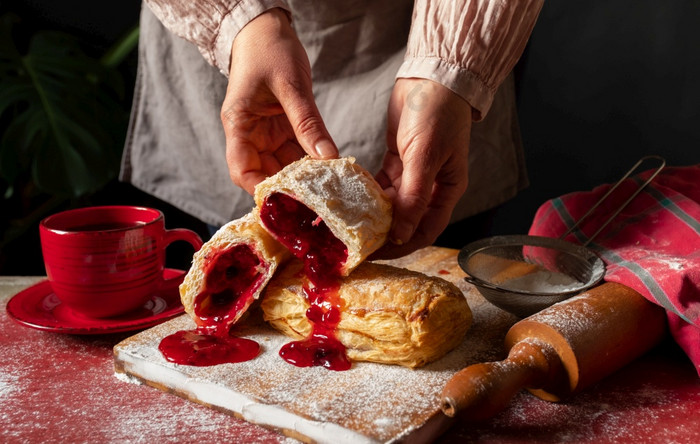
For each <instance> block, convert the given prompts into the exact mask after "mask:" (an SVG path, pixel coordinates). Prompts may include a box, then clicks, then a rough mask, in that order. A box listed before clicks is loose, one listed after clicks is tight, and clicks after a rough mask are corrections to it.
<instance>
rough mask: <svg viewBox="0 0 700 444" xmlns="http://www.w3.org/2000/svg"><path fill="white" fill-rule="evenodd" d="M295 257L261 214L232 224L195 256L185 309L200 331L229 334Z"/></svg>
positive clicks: (183, 292)
mask: <svg viewBox="0 0 700 444" xmlns="http://www.w3.org/2000/svg"><path fill="white" fill-rule="evenodd" d="M290 257H291V255H290V254H289V252H288V251H287V249H286V248H284V246H283V245H281V244H280V243H279V242H277V241H276V240H275V239H274V238H272V236H270V234H269V233H268V232H267V231H265V230H264V229H263V228H262V227H261V226H260V224H259V223H258V219H257V217H256V215H255V210H253V211H252V212H251V213H249V214H247V215H245V216H243V217H242V218H240V219H236V220H234V221H231V222H229V223H227V224H226V225H224V226H223V227H221V228H220V229H219V230H218V231H217V232H216V233H214V235H213V236H212V237H211V239H210V240H209V241H207V242H206V243H205V244H204V245H203V246H202V248H201V249H200V250H199V251H197V252H196V253H195V254H194V256H193V258H192V266H191V267H190V269H189V271H188V273H187V275H186V276H185V278H184V280H183V282H182V284H180V299H181V300H182V304H183V306H184V307H185V311H186V312H187V313H188V314H189V315H190V316H191V317H192V318H194V320H195V322H196V323H197V325H198V326H200V327H211V328H213V329H221V330H222V331H225V332H228V328H229V327H230V326H231V325H232V324H234V323H235V322H236V321H238V320H239V319H240V318H241V316H242V315H243V314H244V313H245V312H246V310H247V309H248V307H249V306H250V305H251V304H252V303H253V301H254V300H255V299H257V298H258V297H259V296H260V294H261V292H262V290H263V289H264V287H265V285H266V284H267V282H268V281H269V280H270V279H271V278H272V276H273V274H274V273H275V270H276V269H277V267H278V266H279V265H280V264H281V263H283V262H284V261H286V260H287V259H289V258H290Z"/></svg>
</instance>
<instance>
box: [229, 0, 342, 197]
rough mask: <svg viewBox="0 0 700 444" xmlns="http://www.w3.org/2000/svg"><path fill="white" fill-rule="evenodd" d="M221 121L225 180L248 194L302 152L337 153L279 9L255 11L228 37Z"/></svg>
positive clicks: (301, 54)
mask: <svg viewBox="0 0 700 444" xmlns="http://www.w3.org/2000/svg"><path fill="white" fill-rule="evenodd" d="M221 121H222V123H223V126H224V133H225V135H226V161H227V163H228V167H229V173H230V175H231V180H232V181H233V182H234V183H235V184H236V185H238V186H240V187H241V188H243V189H245V190H246V191H247V192H248V193H250V194H253V192H254V190H255V185H257V184H258V183H259V182H261V181H262V180H264V179H265V178H266V177H268V176H271V175H273V174H275V173H276V172H278V171H279V170H281V169H282V168H283V167H284V166H285V165H287V164H289V163H292V162H293V161H295V160H297V159H300V158H301V157H303V156H304V154H305V153H307V154H309V155H310V156H312V157H315V158H334V157H337V156H338V149H337V148H336V146H335V144H334V143H333V141H332V140H331V137H330V135H329V134H328V130H327V129H326V127H325V125H324V123H323V120H322V118H321V115H320V113H319V111H318V108H317V107H316V103H315V102H314V98H313V92H312V90H311V68H310V66H309V60H308V57H307V55H306V52H305V51H304V48H303V46H302V45H301V43H300V42H299V39H298V38H297V36H296V33H295V32H294V30H293V29H292V27H291V25H290V23H289V19H288V18H287V15H286V14H285V12H284V11H283V10H281V9H278V8H275V9H271V10H269V11H267V12H265V13H263V14H261V15H260V16H258V17H257V18H255V19H254V20H252V21H251V22H250V23H248V24H247V25H246V26H245V27H244V28H243V29H242V30H241V32H240V33H239V34H238V35H237V36H236V38H235V39H234V42H233V46H232V48H231V71H230V73H229V83H228V87H227V90H226V97H225V98H224V102H223V104H222V107H221Z"/></svg>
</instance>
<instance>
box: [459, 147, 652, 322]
mask: <svg viewBox="0 0 700 444" xmlns="http://www.w3.org/2000/svg"><path fill="white" fill-rule="evenodd" d="M647 160H656V161H658V162H659V166H658V167H657V168H656V170H655V171H654V172H653V173H652V174H651V176H649V178H648V179H647V180H646V181H644V182H643V183H642V184H640V186H639V187H638V188H637V189H636V190H635V192H634V193H632V195H631V196H629V197H628V198H627V200H626V201H625V202H623V203H622V205H621V206H620V207H619V208H617V210H616V211H615V212H614V213H613V214H612V215H611V216H610V217H609V218H608V219H607V220H606V221H605V222H604V223H603V224H602V225H601V226H600V227H599V228H598V230H597V231H596V232H595V233H594V234H593V235H592V236H590V237H589V238H588V240H587V241H586V242H585V243H584V244H583V245H576V244H573V243H571V242H568V241H565V240H564V238H565V237H566V236H567V235H569V234H570V233H571V232H573V231H574V230H575V229H576V228H578V226H579V225H580V224H581V223H582V222H583V221H584V220H586V218H588V217H589V216H590V215H591V214H592V213H593V211H594V210H595V209H596V208H597V207H598V206H599V205H600V204H601V203H602V202H604V201H605V200H606V199H607V198H608V196H610V194H612V193H613V192H614V191H615V189H617V187H618V186H619V185H620V184H621V183H622V182H623V181H624V180H625V179H627V178H628V177H629V176H630V175H631V174H632V173H633V172H635V171H636V170H637V169H638V168H639V167H640V165H642V163H644V162H645V161H647ZM665 165H666V161H665V160H664V159H663V158H662V157H659V156H645V157H642V158H641V159H640V160H639V161H637V163H636V164H634V165H633V166H632V168H630V170H629V171H627V173H626V174H625V175H624V176H623V177H622V178H621V179H620V180H618V181H617V182H616V183H615V184H614V185H613V186H612V187H611V188H610V189H609V190H608V191H607V192H606V193H605V194H604V195H603V196H602V197H601V198H600V199H599V200H598V201H597V202H596V203H595V204H594V205H593V206H592V207H591V208H590V209H589V210H588V211H587V212H586V214H584V215H583V216H582V217H581V218H580V219H579V220H578V222H576V224H574V225H573V226H572V227H571V228H569V229H568V230H567V231H566V232H565V233H564V234H562V235H561V236H559V238H550V237H543V236H531V235H506V236H494V237H489V238H486V239H481V240H478V241H475V242H472V243H470V244H469V245H467V246H465V247H464V248H462V249H461V250H460V252H459V255H458V258H457V260H458V262H459V265H460V267H461V268H462V269H463V270H464V271H465V272H466V273H467V276H466V277H465V278H464V279H465V280H466V281H467V282H469V283H471V284H473V285H474V286H475V287H476V288H477V290H479V292H480V293H481V294H482V295H483V296H484V298H486V300H488V301H489V302H490V303H492V304H493V305H495V306H497V307H499V308H501V309H503V310H505V311H508V312H510V313H512V314H514V315H516V316H519V317H527V316H530V315H532V314H534V313H537V312H538V311H540V310H542V309H544V308H546V307H549V306H550V305H552V304H555V303H557V302H561V301H563V300H565V299H568V298H570V297H571V296H574V295H576V294H579V293H581V292H583V291H586V290H587V289H589V288H591V287H593V286H595V285H597V284H598V283H600V281H601V280H602V279H603V277H604V275H605V264H604V263H603V261H602V260H601V259H600V257H598V255H596V254H595V253H594V252H593V251H591V250H590V249H588V248H586V247H587V245H588V244H589V243H590V242H592V241H593V240H594V239H595V238H596V236H597V235H598V234H599V233H600V232H601V231H602V230H603V229H604V228H605V227H606V226H607V225H608V224H609V223H610V222H612V221H613V220H614V219H615V217H617V215H618V214H619V213H620V212H621V211H622V210H623V209H624V208H625V207H626V206H627V205H628V204H629V203H630V202H631V201H632V200H633V199H634V198H635V197H636V196H637V195H638V194H639V193H640V192H641V191H642V190H643V189H644V188H645V187H646V186H647V185H648V184H649V183H650V182H651V181H652V180H653V179H654V178H655V177H656V176H657V175H658V174H659V173H660V172H661V170H662V169H663V168H664V167H665Z"/></svg>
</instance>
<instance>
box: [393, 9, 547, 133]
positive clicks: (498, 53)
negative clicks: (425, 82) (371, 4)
mask: <svg viewBox="0 0 700 444" xmlns="http://www.w3.org/2000/svg"><path fill="white" fill-rule="evenodd" d="M543 2H544V0H444V1H431V0H416V2H415V9H414V12H413V23H412V24H411V32H410V35H409V39H408V48H407V51H406V56H405V59H404V63H403V64H402V66H401V68H400V69H399V72H398V74H397V77H404V78H405V77H418V78H425V79H430V80H434V81H436V82H438V83H441V84H443V85H445V86H446V87H448V88H450V89H451V90H452V91H454V92H455V93H457V94H459V95H460V96H461V97H462V98H464V99H465V100H466V101H468V102H469V104H470V105H471V106H472V107H473V108H474V109H475V113H474V116H475V118H476V119H477V120H481V119H482V118H483V117H484V116H485V115H486V114H487V113H488V111H489V108H490V107H491V103H492V101H493V97H494V94H495V92H496V90H497V89H498V87H499V85H500V84H501V82H503V80H504V79H505V78H506V76H507V75H508V73H509V72H510V71H511V70H512V69H513V67H514V66H515V63H516V62H517V61H518V59H519V58H520V56H521V55H522V52H523V50H524V49H525V44H526V43H527V40H528V38H529V37H530V33H531V32H532V29H533V27H534V26H535V21H536V20H537V16H538V15H539V12H540V9H541V8H542V4H543Z"/></svg>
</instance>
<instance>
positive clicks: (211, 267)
mask: <svg viewBox="0 0 700 444" xmlns="http://www.w3.org/2000/svg"><path fill="white" fill-rule="evenodd" d="M204 267H205V275H206V276H207V277H206V279H207V281H206V284H205V286H204V288H205V290H204V291H202V293H200V294H198V295H197V296H196V297H195V301H194V312H195V314H196V316H197V319H198V322H199V323H200V324H201V325H200V326H199V327H197V328H196V329H195V330H181V331H178V332H175V333H173V334H171V335H169V336H167V337H165V338H163V340H161V342H160V344H159V346H158V350H160V352H161V354H162V355H163V357H165V359H166V360H167V361H169V362H173V363H175V364H180V365H192V366H198V367H204V366H211V365H218V364H226V363H237V362H244V361H249V360H251V359H253V358H255V357H256V356H258V354H259V353H260V344H258V343H257V342H255V341H253V340H250V339H246V338H240V337H236V336H233V335H231V333H230V331H229V328H230V327H229V326H230V325H232V324H234V323H235V322H236V321H237V320H238V319H239V318H240V317H241V316H242V315H243V313H244V312H245V311H246V310H247V308H248V307H249V306H250V305H251V304H252V302H253V293H254V292H255V290H256V289H257V288H258V287H259V286H260V285H261V279H262V274H261V267H263V265H262V262H261V261H260V259H259V258H258V257H257V256H256V255H255V253H254V252H253V250H252V249H251V248H250V247H249V246H248V245H237V246H234V247H232V248H229V249H226V250H220V251H212V252H210V253H209V257H207V261H206V263H205V265H204Z"/></svg>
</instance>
